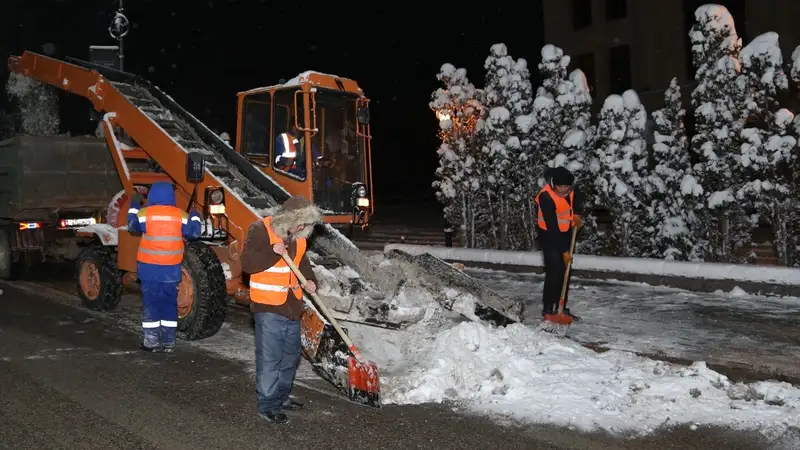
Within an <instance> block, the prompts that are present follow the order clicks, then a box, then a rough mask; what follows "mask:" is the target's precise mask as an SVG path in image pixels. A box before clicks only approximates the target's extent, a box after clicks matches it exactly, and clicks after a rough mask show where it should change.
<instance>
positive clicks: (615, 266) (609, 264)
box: [384, 244, 800, 285]
mask: <svg viewBox="0 0 800 450" xmlns="http://www.w3.org/2000/svg"><path fill="white" fill-rule="evenodd" d="M393 249H397V250H401V251H404V252H406V253H409V254H412V255H419V254H423V253H430V254H431V255H433V256H436V257H438V258H441V259H444V260H446V261H472V262H481V263H489V264H502V265H517V266H534V267H542V266H543V260H542V255H541V253H540V252H520V251H503V250H485V249H469V248H453V247H434V246H424V245H408V244H389V245H387V246H386V247H385V248H384V251H385V252H388V251H390V250H393ZM572 268H573V269H575V270H592V271H601V272H619V273H630V274H642V275H661V276H668V277H682V278H704V279H709V280H734V281H739V282H742V283H745V282H750V283H769V284H784V285H798V284H800V269H795V268H789V267H764V266H753V265H745V264H721V263H695V262H683V261H669V260H663V259H650V258H622V257H611V256H595V255H581V254H577V255H575V261H574V262H573V264H572Z"/></svg>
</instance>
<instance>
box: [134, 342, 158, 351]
mask: <svg viewBox="0 0 800 450" xmlns="http://www.w3.org/2000/svg"><path fill="white" fill-rule="evenodd" d="M139 350H141V351H143V352H150V353H158V352H160V351H161V347H159V346H155V347H148V346H146V345H144V343H140V344H139Z"/></svg>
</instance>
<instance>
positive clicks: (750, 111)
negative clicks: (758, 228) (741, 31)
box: [736, 32, 797, 264]
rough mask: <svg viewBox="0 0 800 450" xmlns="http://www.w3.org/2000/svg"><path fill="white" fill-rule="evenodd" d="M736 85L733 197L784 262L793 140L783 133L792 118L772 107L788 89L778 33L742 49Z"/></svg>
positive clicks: (768, 35) (770, 33) (794, 141)
mask: <svg viewBox="0 0 800 450" xmlns="http://www.w3.org/2000/svg"><path fill="white" fill-rule="evenodd" d="M739 59H740V61H741V63H742V75H741V77H740V78H741V83H742V84H743V85H744V92H745V109H744V113H743V120H744V121H745V123H746V124H747V127H746V128H745V129H744V130H742V134H741V136H742V140H743V141H744V142H743V143H742V145H741V148H740V150H741V153H740V155H739V159H738V161H739V168H738V169H739V171H740V172H741V173H742V180H743V184H742V185H741V186H740V187H739V190H738V191H737V193H736V198H737V200H739V201H740V202H742V203H744V204H745V205H747V207H748V209H749V211H748V212H752V217H753V225H754V226H755V225H757V224H758V219H759V218H760V219H762V220H766V221H767V222H769V223H770V225H771V227H772V230H773V233H774V235H775V238H776V243H777V246H776V248H777V250H778V256H779V259H780V260H781V261H782V262H783V263H784V264H786V263H787V262H788V258H787V255H788V252H787V232H786V230H787V224H786V223H785V221H786V218H787V211H788V209H789V207H790V206H791V205H792V202H791V201H790V198H789V197H788V195H789V192H790V186H789V181H790V180H789V179H788V177H787V170H786V169H788V168H789V167H790V166H789V158H790V157H791V155H792V149H793V147H795V146H796V144H797V142H796V140H795V138H794V137H792V136H791V135H790V134H789V132H790V128H791V122H792V120H793V119H794V115H793V114H792V113H790V112H789V111H788V110H786V109H780V110H779V109H778V108H779V105H778V95H780V94H782V93H784V92H786V90H788V88H789V80H788V77H787V76H786V74H785V73H784V71H783V55H782V54H781V49H780V45H779V44H778V34H777V33H774V32H769V33H764V34H762V35H759V36H757V37H756V38H755V39H753V41H752V42H750V43H749V44H747V46H745V47H744V48H743V49H742V52H741V54H740V56H739Z"/></svg>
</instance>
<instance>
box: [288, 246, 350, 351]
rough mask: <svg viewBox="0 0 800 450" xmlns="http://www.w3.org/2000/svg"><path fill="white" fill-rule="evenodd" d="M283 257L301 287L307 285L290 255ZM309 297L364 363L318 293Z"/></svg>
mask: <svg viewBox="0 0 800 450" xmlns="http://www.w3.org/2000/svg"><path fill="white" fill-rule="evenodd" d="M281 256H282V257H283V260H284V261H285V262H286V264H287V265H288V266H289V268H290V269H292V272H294V275H295V276H296V277H297V279H298V280H300V284H301V285H304V284H306V283H307V282H308V280H307V279H306V277H304V276H303V273H302V272H300V269H298V268H297V265H296V264H295V263H294V261H292V258H290V257H289V254H288V253H284V254H282V255H281ZM309 295H311V298H313V299H314V301H315V302H316V303H317V306H318V307H319V309H320V311H321V312H322V315H323V316H325V318H326V319H327V320H328V322H330V323H331V325H333V328H334V329H335V330H336V332H337V333H339V336H341V337H342V340H343V341H344V344H345V345H346V346H347V348H348V349H350V351H351V352H353V356H355V358H356V360H357V361H358V362H359V363H363V361H362V360H361V353H360V352H359V351H358V349H357V348H356V346H355V345H354V344H353V341H351V340H350V336H348V335H347V333H345V332H344V330H342V327H340V326H339V322H337V321H336V319H334V317H333V314H331V312H330V310H328V307H327V306H326V305H325V302H323V301H322V299H321V298H320V297H319V296H318V295H317V294H316V292H315V293H313V294H312V293H310V292H309Z"/></svg>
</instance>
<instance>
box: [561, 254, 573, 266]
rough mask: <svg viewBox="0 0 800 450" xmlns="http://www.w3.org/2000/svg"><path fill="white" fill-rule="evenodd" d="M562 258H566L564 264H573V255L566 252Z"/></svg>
mask: <svg viewBox="0 0 800 450" xmlns="http://www.w3.org/2000/svg"><path fill="white" fill-rule="evenodd" d="M561 256H562V257H563V258H564V264H572V253H570V252H564V253H562V255H561Z"/></svg>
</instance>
